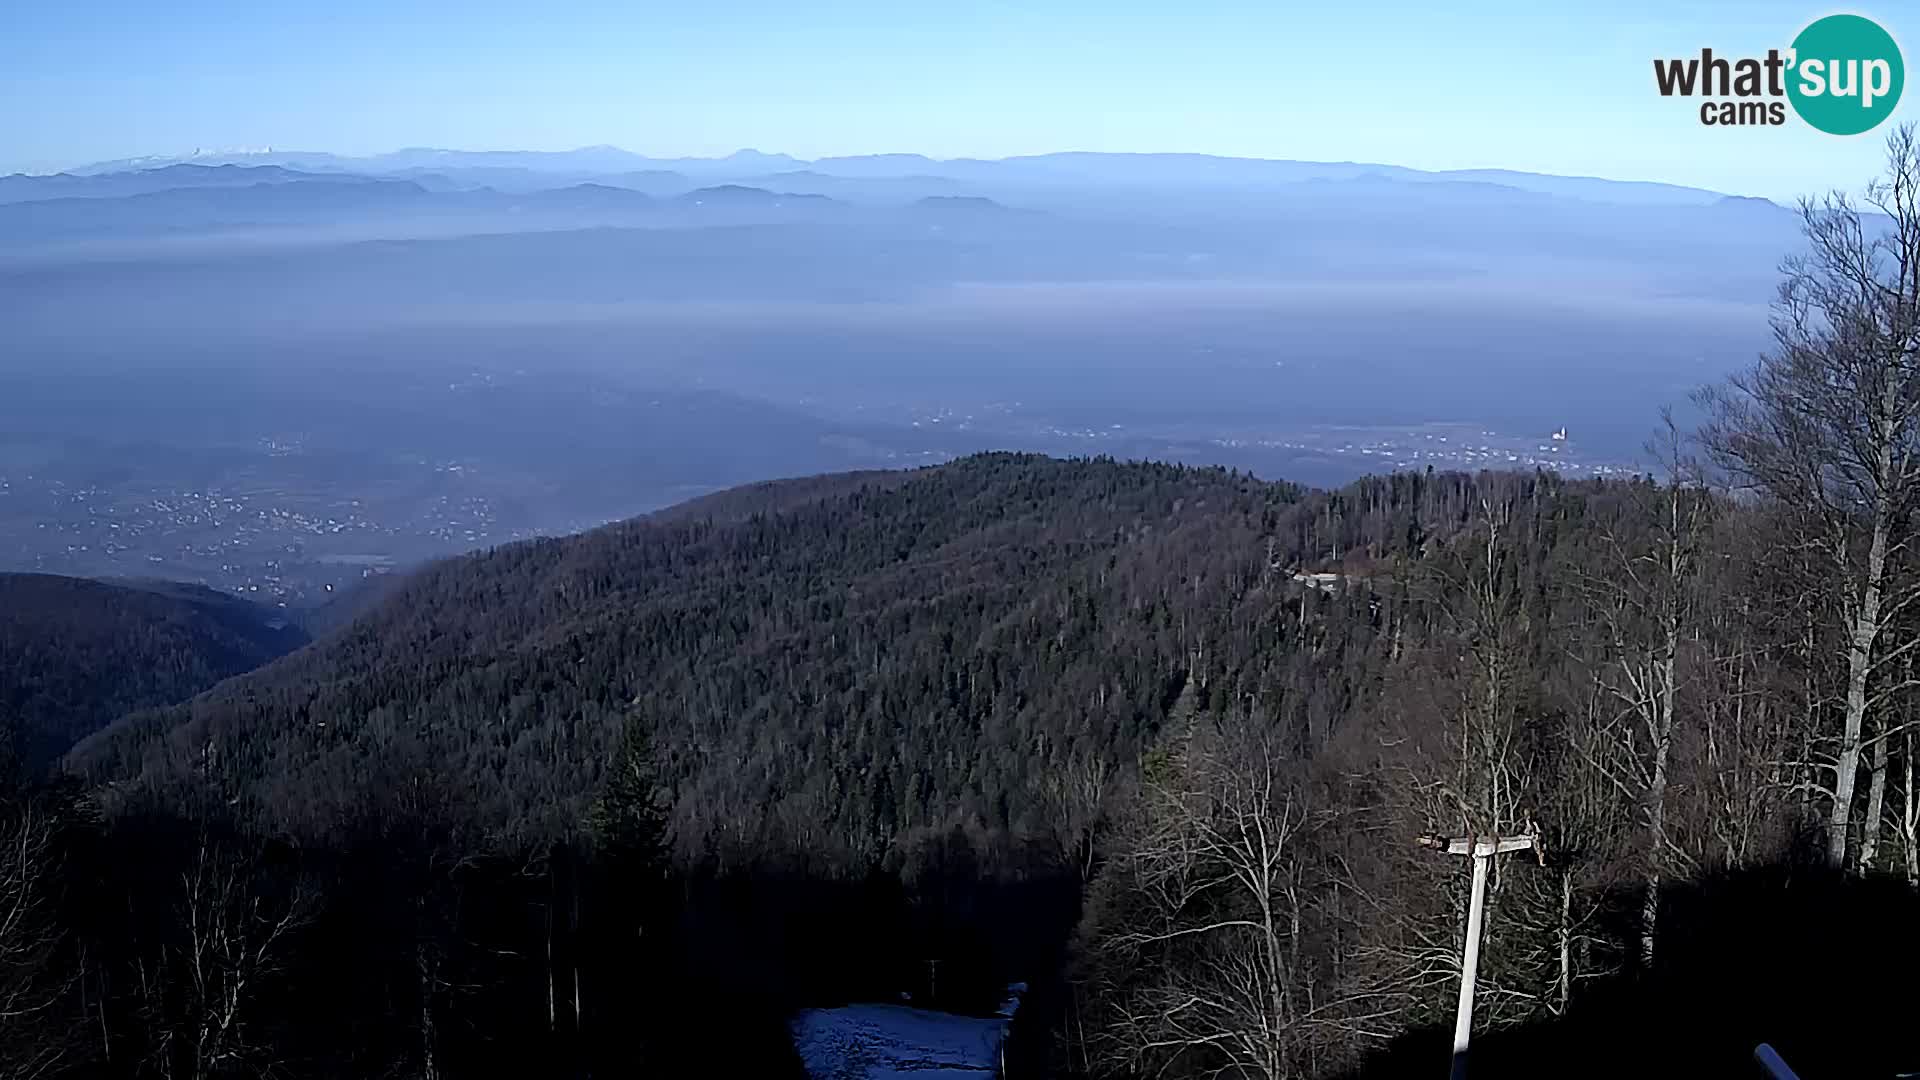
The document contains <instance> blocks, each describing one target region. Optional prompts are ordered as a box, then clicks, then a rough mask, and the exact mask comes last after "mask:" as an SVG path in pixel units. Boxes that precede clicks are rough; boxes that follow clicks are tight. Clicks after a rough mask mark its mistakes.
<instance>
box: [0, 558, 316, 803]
mask: <svg viewBox="0 0 1920 1080" xmlns="http://www.w3.org/2000/svg"><path fill="white" fill-rule="evenodd" d="M306 641H307V638H306V635H305V634H304V633H302V632H301V631H300V630H299V629H297V628H295V627H293V626H290V625H289V624H288V623H287V621H286V620H285V619H284V618H282V617H281V616H279V615H278V614H277V613H274V612H270V611H268V610H267V609H265V608H261V607H257V606H255V605H253V604H249V603H247V602H245V601H243V600H239V599H237V598H235V597H233V596H230V595H228V594H226V593H219V592H214V591H213V590H211V589H202V588H198V587H195V586H183V585H174V584H171V583H166V582H99V581H84V580H79V579H75V578H66V577H56V576H53V575H49V574H0V720H4V723H5V731H6V733H7V735H8V736H9V742H8V745H7V746H6V747H5V748H4V753H5V754H7V755H11V760H12V761H13V763H14V764H15V765H18V766H20V767H24V768H28V769H40V768H44V767H45V766H46V765H48V764H49V763H51V762H52V761H53V760H54V759H56V758H58V757H59V756H60V755H61V754H64V753H65V752H66V751H67V749H68V748H69V747H71V746H72V745H73V744H74V743H75V742H76V741H78V740H79V739H82V738H84V737H86V736H87V735H90V734H92V733H93V732H95V731H97V730H99V729H100V728H102V727H105V726H106V725H107V724H109V723H111V722H112V721H113V720H115V719H117V718H119V717H121V716H123V715H125V714H127V713H129V712H132V711H134V710H136V709H141V708H148V707H152V706H159V705H169V704H173V703H174V702H178V701H182V700H184V699H186V698H188V697H191V696H192V695H194V694H196V693H198V692H199V691H201V690H205V689H207V688H208V687H210V686H212V685H213V684H214V683H216V682H219V681H220V680H221V679H224V678H227V677H228V676H230V675H237V674H239V673H241V672H243V671H248V670H251V669H253V668H256V667H258V666H260V665H261V664H263V663H265V662H267V661H268V660H271V659H273V658H275V657H277V656H281V655H284V654H286V653H288V652H291V651H293V650H294V649H296V648H298V647H300V646H301V645H304V644H306Z"/></svg>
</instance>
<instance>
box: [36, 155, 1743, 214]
mask: <svg viewBox="0 0 1920 1080" xmlns="http://www.w3.org/2000/svg"><path fill="white" fill-rule="evenodd" d="M178 166H191V167H194V168H196V169H201V170H217V169H219V168H220V167H223V166H272V167H276V168H280V169H289V170H298V171H302V172H309V173H313V172H320V173H351V174H356V175H363V176H400V175H406V174H410V173H428V174H434V175H438V176H445V177H452V178H458V179H461V180H462V182H466V183H473V184H487V186H502V185H503V184H505V185H528V184H532V185H535V186H541V185H540V183H539V182H540V181H541V180H543V179H545V180H548V181H551V180H552V179H554V178H556V177H563V178H573V179H586V178H589V177H596V176H609V175H614V174H634V173H672V174H678V175H680V176H684V177H692V178H696V179H702V180H713V179H734V180H737V179H743V178H752V177H768V176H778V175H780V174H793V173H804V174H807V175H808V176H809V177H812V178H830V179H832V180H835V181H840V182H846V181H902V180H911V181H918V182H921V183H927V182H934V183H938V182H954V181H961V182H967V183H973V184H1012V185H1020V186H1041V187H1046V186H1061V185H1065V186H1080V185H1086V184H1090V183H1091V184H1102V185H1118V186H1130V187H1149V188H1151V187H1172V188H1187V187H1215V188H1259V187H1264V186H1269V185H1275V184H1290V183H1299V182H1301V181H1307V180H1352V179H1358V178H1362V177H1369V176H1376V177H1382V178H1386V179H1392V180H1397V181H1402V182H1410V183H1446V182H1454V183H1458V182H1469V183H1486V184H1496V185H1499V186H1501V187H1507V188H1516V189H1519V190H1522V191H1533V192H1540V193H1543V194H1549V195H1559V196H1565V197H1571V198H1581V199H1591V200H1595V201H1601V202H1614V203H1633V204H1666V205H1704V204H1708V203H1712V202H1714V201H1715V200H1717V199H1719V198H1721V196H1722V193H1720V192H1714V191H1707V190H1704V189H1701V188H1693V187H1683V186H1679V185H1674V184H1661V183H1652V182H1645V181H1621V180H1606V179H1600V178H1596V177H1581V176H1554V175H1549V174H1543V173H1529V172H1518V171H1512V170H1505V169H1461V170H1444V171H1429V170H1422V169H1412V168H1407V167H1404V166H1398V165H1383V164H1373V163H1361V162H1315V161H1291V160H1277V159H1264V158H1239V157H1217V156H1212V155H1206V154H1158V153H1125V154H1122V153H1088V152H1063V153H1052V154H1037V155H1028V156H1020V157H1010V158H1001V159H980V158H952V159H937V158H930V157H926V156H924V155H920V154H868V155H856V156H843V157H825V158H819V159H816V160H812V161H808V160H804V159H801V158H796V157H792V156H790V155H787V154H768V153H763V152H761V151H758V150H739V151H736V152H734V153H732V154H728V155H726V156H724V157H714V158H700V157H678V158H656V157H648V156H646V155H643V154H636V153H632V152H630V151H627V150H622V149H620V148H618V147H613V146H590V147H583V148H581V149H578V150H566V151H553V152H548V151H521V150H485V151H474V150H440V149H428V148H412V149H406V150H396V151H393V152H392V153H386V154H377V155H372V156H367V157H351V156H346V155H341V154H332V153H325V152H308V151H278V150H258V151H241V152H232V153H194V154H186V155H178V156H154V157H140V158H121V159H117V160H113V161H101V162H95V163H93V164H90V165H85V166H82V167H79V168H76V169H73V170H70V171H69V172H67V173H62V174H56V177H51V178H50V177H35V178H32V179H36V180H47V179H57V180H58V181H59V182H60V183H62V184H64V185H66V186H67V187H68V188H69V189H71V190H70V191H69V192H68V193H72V194H85V193H89V191H90V190H91V189H89V188H88V185H87V181H88V180H89V178H96V177H114V176H126V175H129V174H130V175H133V176H141V175H144V174H147V173H150V172H152V171H154V170H157V169H165V168H169V167H178ZM210 175H211V174H210ZM21 179H22V178H20V177H9V178H5V179H4V180H0V197H5V196H6V195H7V193H8V187H9V186H11V187H16V188H17V187H18V186H19V182H20V180H21ZM489 181H491V182H489ZM117 183H118V184H119V185H122V186H137V185H138V184H139V183H140V181H137V180H122V181H118V182H117ZM101 186H102V187H103V188H114V187H115V186H116V184H114V183H108V184H103V185H101ZM622 186H626V185H622ZM115 193H116V194H124V193H128V192H124V191H115ZM41 197H44V196H41Z"/></svg>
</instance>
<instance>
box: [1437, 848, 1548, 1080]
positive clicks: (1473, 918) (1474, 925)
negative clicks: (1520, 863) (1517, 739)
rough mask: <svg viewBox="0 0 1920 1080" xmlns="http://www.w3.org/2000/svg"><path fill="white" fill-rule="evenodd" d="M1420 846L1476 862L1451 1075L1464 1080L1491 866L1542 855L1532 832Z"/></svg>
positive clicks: (1463, 957)
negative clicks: (1522, 855) (1526, 854)
mask: <svg viewBox="0 0 1920 1080" xmlns="http://www.w3.org/2000/svg"><path fill="white" fill-rule="evenodd" d="M1419 843H1420V845H1421V846H1422V847H1429V848H1432V849H1434V850H1435V851H1442V852H1445V853H1446V854H1448V855H1466V856H1470V857H1471V858H1472V859H1473V893H1472V898H1471V899H1470V900H1469V901H1468V903H1467V940H1466V944H1465V947H1464V948H1463V949H1462V950H1461V953H1460V1003H1459V1006H1458V1007H1457V1008H1456V1009H1455V1010H1454V1016H1453V1058H1452V1062H1451V1066H1450V1068H1449V1070H1448V1073H1447V1075H1448V1076H1449V1077H1450V1078H1451V1080H1464V1078H1465V1077H1466V1075H1467V1043H1468V1041H1469V1039H1470V1037H1471V1036H1472V1034H1473V990H1474V979H1475V976H1476V975H1477V974H1478V972H1479V969H1480V928H1481V926H1482V925H1483V924H1484V923H1485V922H1486V912H1487V864H1488V863H1489V862H1491V861H1492V859H1493V857H1494V856H1495V855H1504V854H1506V853H1507V852H1510V851H1534V852H1538V851H1539V850H1540V849H1539V845H1538V843H1537V842H1536V840H1535V838H1534V835H1533V834H1532V833H1525V834H1523V835H1519V836H1489V837H1482V838H1475V837H1470V836H1463V837H1453V838H1447V837H1441V836H1423V837H1420V839H1419Z"/></svg>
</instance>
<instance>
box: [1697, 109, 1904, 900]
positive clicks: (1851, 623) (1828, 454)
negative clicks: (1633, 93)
mask: <svg viewBox="0 0 1920 1080" xmlns="http://www.w3.org/2000/svg"><path fill="white" fill-rule="evenodd" d="M1887 150H1888V153H1887V171H1886V175H1885V176H1883V177H1882V178H1880V179H1879V180H1876V181H1874V182H1873V183H1872V184H1870V185H1869V186H1868V189H1867V193H1866V199H1865V204H1864V207H1863V206H1862V205H1860V204H1857V203H1856V202H1854V201H1853V200H1852V199H1850V198H1848V197H1847V196H1846V195H1843V194H1840V193H1837V192H1836V193H1834V194H1831V195H1829V196H1827V197H1826V198H1825V199H1823V200H1819V201H1814V200H1807V201H1805V202H1803V203H1802V206H1801V216H1802V228H1803V232H1804V233H1805V235H1806V239H1807V242H1808V251H1807V252H1806V253H1804V254H1801V255H1797V256H1794V257H1792V258H1790V259H1788V260H1787V262H1786V263H1785V265H1784V267H1783V270H1784V273H1785V280H1784V281H1783V282H1782V283H1781V286H1780V295H1779V299H1778V300H1777V302H1776V303H1775V314H1774V319H1773V330H1774V342H1775V344H1774V348H1773V350H1772V351H1771V352H1769V353H1768V354H1767V355H1766V356H1765V357H1764V358H1762V360H1761V361H1760V363H1759V364H1758V365H1757V366H1756V367H1755V368H1754V369H1753V370H1752V371H1751V372H1749V373H1747V374H1746V375H1743V376H1740V377H1737V378H1735V379H1733V380H1731V382H1730V383H1729V385H1728V386H1726V387H1723V388H1720V389H1718V390H1714V391H1709V392H1707V393H1706V394H1704V395H1703V404H1705V405H1706V406H1707V407H1708V408H1709V410H1710V412H1711V417H1712V418H1711V420H1710V422H1709V423H1708V424H1707V425H1706V426H1705V427H1704V429H1703V436H1704V437H1705V440H1706V443H1707V445H1708V446H1709V447H1710V448H1711V450H1712V452H1713V455H1714V457H1715V459H1716V460H1717V461H1718V463H1719V464H1720V465H1722V466H1723V467H1724V468H1726V469H1727V470H1728V471H1729V472H1730V473H1731V474H1732V475H1733V476H1734V477H1735V478H1736V479H1738V480H1739V481H1741V482H1743V483H1745V484H1746V485H1749V486H1751V487H1753V488H1755V489H1757V490H1759V491H1761V492H1764V493H1765V494H1767V495H1769V496H1771V497H1772V498H1774V499H1775V500H1777V501H1778V502H1779V503H1781V504H1782V505H1783V506H1784V507H1786V508H1789V509H1790V510H1791V511H1792V512H1793V516H1794V517H1795V518H1797V519H1798V524H1799V526H1800V528H1799V532H1800V534H1801V535H1800V537H1799V542H1801V543H1804V544H1806V545H1808V546H1809V547H1810V548H1811V549H1813V550H1814V551H1815V552H1817V554H1818V555H1819V557H1820V561H1821V563H1822V564H1823V565H1824V566H1825V568H1826V571H1827V574H1828V575H1829V576H1828V578H1827V580H1824V581H1811V582H1807V583H1806V587H1807V588H1809V589H1831V590H1834V591H1835V592H1836V593H1837V598H1838V600H1839V603H1838V604H1837V605H1836V607H1837V609H1838V611H1839V613H1840V619H1841V626H1840V627H1839V628H1838V629H1839V630H1840V631H1841V633H1840V634H1839V635H1837V638H1838V640H1839V641H1840V642H1841V646H1840V647H1841V649H1842V651H1843V653H1844V658H1845V686H1844V691H1843V693H1842V695H1841V697H1842V700H1843V702H1844V704H1843V706H1842V709H1841V724H1840V732H1839V735H1838V738H1837V739H1834V740H1832V742H1831V746H1832V752H1831V759H1832V769H1833V785H1832V787H1831V788H1830V789H1827V794H1828V795H1829V797H1830V800H1831V801H1830V807H1829V812H1828V820H1827V838H1826V841H1827V861H1828V862H1829V864H1831V865H1832V866H1834V867H1836V868H1837V867H1841V866H1843V865H1845V864H1846V857H1847V852H1848V848H1849V843H1850V841H1851V838H1852V832H1853V823H1854V809H1855V807H1854V803H1855V801H1856V799H1855V796H1856V787H1857V784H1858V780H1859V772H1860V767H1861V759H1862V755H1863V753H1866V752H1868V751H1869V750H1871V749H1872V747H1873V746H1874V745H1877V743H1874V742H1871V741H1870V740H1882V739H1885V738H1886V737H1888V736H1890V735H1891V734H1892V733H1893V732H1892V730H1891V729H1890V728H1889V729H1884V730H1881V731H1878V732H1874V733H1872V734H1870V731H1871V730H1872V729H1873V727H1874V726H1875V725H1876V724H1877V723H1878V722H1879V720H1880V718H1881V717H1882V715H1883V712H1884V706H1885V705H1886V704H1887V702H1888V699H1889V698H1890V697H1891V696H1892V695H1895V694H1900V693H1904V692H1905V691H1906V690H1907V689H1908V682H1907V680H1905V679H1902V678H1894V677H1892V676H1891V674H1890V673H1892V672H1894V671H1896V670H1898V667H1897V665H1898V664H1899V662H1900V660H1901V658H1902V657H1903V656H1904V655H1905V654H1906V653H1908V652H1909V651H1910V650H1912V649H1913V648H1915V647H1916V646H1920V639H1910V640H1907V641H1903V642H1899V643H1895V644H1889V642H1888V641H1887V639H1886V636H1885V633H1884V632H1885V630H1886V628H1887V626H1888V625H1889V624H1890V623H1891V622H1892V621H1894V620H1896V619H1898V618H1899V616H1900V615H1901V613H1902V612H1904V611H1905V610H1906V609H1907V608H1908V607H1909V605H1911V604H1912V603H1913V602H1914V601H1915V600H1916V599H1920V576H1916V575H1915V574H1914V573H1913V572H1912V571H1913V566H1912V555H1913V551H1912V549H1911V545H1912V544H1913V542H1914V539H1915V534H1914V531H1913V529H1912V526H1911V523H1912V517H1913V512H1914V510H1915V506H1916V498H1917V497H1920V454H1917V453H1916V451H1920V144H1916V140H1915V134H1914V129H1913V128H1912V126H1910V125H1909V126H1903V127H1902V128H1900V129H1899V130H1897V131H1896V132H1895V133H1894V134H1893V135H1892V136H1891V137H1889V139H1888V143H1887ZM1876 211H1877V213H1875V212H1876ZM1883 775H1884V774H1883Z"/></svg>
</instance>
